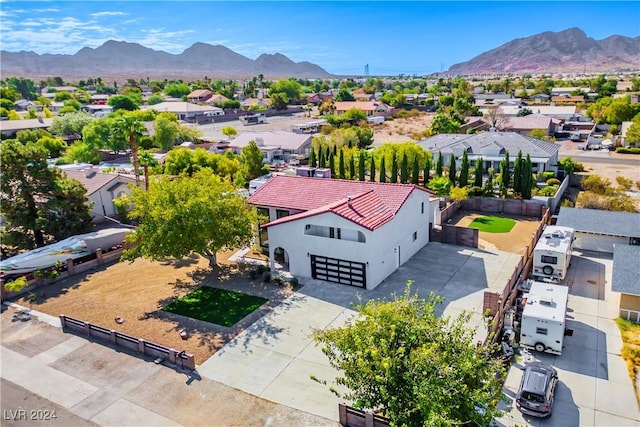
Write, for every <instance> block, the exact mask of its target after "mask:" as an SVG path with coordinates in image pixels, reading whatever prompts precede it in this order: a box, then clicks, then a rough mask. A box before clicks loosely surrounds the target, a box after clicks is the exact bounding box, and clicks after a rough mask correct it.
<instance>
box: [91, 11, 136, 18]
mask: <svg viewBox="0 0 640 427" xmlns="http://www.w3.org/2000/svg"><path fill="white" fill-rule="evenodd" d="M127 15H129V14H128V13H124V12H107V11H105V12H95V13H92V14H91V15H90V16H93V17H94V18H99V17H101V16H127Z"/></svg>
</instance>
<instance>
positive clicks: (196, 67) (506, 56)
mask: <svg viewBox="0 0 640 427" xmlns="http://www.w3.org/2000/svg"><path fill="white" fill-rule="evenodd" d="M0 61H1V64H2V74H3V75H4V76H22V77H28V78H34V79H42V78H46V77H50V76H60V77H62V78H64V79H68V80H73V79H76V80H77V79H84V78H87V77H90V76H100V77H102V78H103V79H105V80H110V79H123V78H141V77H150V78H154V79H164V78H182V79H199V78H203V77H205V76H209V77H211V78H248V77H252V76H257V75H259V74H262V75H263V76H264V77H265V78H278V77H291V76H294V77H300V78H331V77H336V76H333V75H332V74H330V73H328V72H327V71H326V70H324V69H323V68H321V67H320V66H318V65H316V64H312V63H310V62H293V61H292V60H290V59H289V58H287V57H286V56H285V55H282V54H280V53H276V54H262V55H260V56H259V57H258V58H256V59H255V60H254V59H250V58H247V57H246V56H243V55H240V54H239V53H237V52H234V51H233V50H231V49H229V48H227V47H224V46H221V45H211V44H206V43H195V44H193V45H192V46H191V47H189V48H188V49H186V50H184V51H183V52H182V53H180V54H172V53H167V52H164V51H159V50H153V49H150V48H147V47H144V46H142V45H139V44H137V43H129V42H124V41H114V40H109V41H107V42H105V43H104V44H103V45H102V46H100V47H97V48H95V49H93V48H89V47H85V48H82V49H81V50H80V51H78V53H76V54H74V55H54V54H43V55H39V54H36V53H34V52H25V51H21V52H7V51H4V50H3V51H0ZM638 69H640V37H634V38H630V37H624V36H619V35H612V36H610V37H607V38H606V39H603V40H594V39H592V38H590V37H587V35H586V34H585V33H584V32H583V31H582V30H580V29H578V28H570V29H568V30H565V31H560V32H549V31H548V32H544V33H540V34H536V35H533V36H530V37H525V38H519V39H515V40H512V41H510V42H508V43H505V44H503V45H502V46H499V47H497V48H495V49H492V50H489V51H487V52H484V53H482V54H480V55H478V56H476V57H475V58H473V59H471V60H469V61H466V62H462V63H459V64H455V65H453V66H451V67H450V68H449V70H448V73H449V74H453V75H478V74H501V73H513V74H523V73H562V72H564V73H569V72H580V73H582V72H589V73H594V72H612V71H637V70H638Z"/></svg>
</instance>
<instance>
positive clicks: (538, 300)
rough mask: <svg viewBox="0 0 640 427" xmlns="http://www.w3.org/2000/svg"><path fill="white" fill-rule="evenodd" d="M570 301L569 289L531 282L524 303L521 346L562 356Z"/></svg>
mask: <svg viewBox="0 0 640 427" xmlns="http://www.w3.org/2000/svg"><path fill="white" fill-rule="evenodd" d="M568 299H569V288H568V287H567V286H562V285H554V284H551V283H542V282H532V283H531V289H530V290H529V293H528V294H526V296H525V298H523V301H522V304H523V305H524V308H523V310H522V320H521V323H520V346H522V347H527V348H534V349H535V350H536V351H540V352H543V351H545V352H547V353H553V354H558V355H559V354H562V342H563V340H564V330H565V322H566V320H565V318H566V315H567V301H568Z"/></svg>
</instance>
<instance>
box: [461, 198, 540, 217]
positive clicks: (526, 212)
mask: <svg viewBox="0 0 640 427" xmlns="http://www.w3.org/2000/svg"><path fill="white" fill-rule="evenodd" d="M461 204H462V209H466V210H470V211H480V212H492V213H504V214H510V215H520V216H533V217H536V218H542V215H543V214H544V210H545V209H546V206H545V205H544V204H542V203H541V202H537V201H531V200H511V199H497V198H494V197H470V198H468V199H466V200H463V201H462V203H461Z"/></svg>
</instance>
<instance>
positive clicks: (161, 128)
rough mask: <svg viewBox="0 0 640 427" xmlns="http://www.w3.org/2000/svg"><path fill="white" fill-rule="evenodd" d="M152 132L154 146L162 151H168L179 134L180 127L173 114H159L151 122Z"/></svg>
mask: <svg viewBox="0 0 640 427" xmlns="http://www.w3.org/2000/svg"><path fill="white" fill-rule="evenodd" d="M171 116H173V117H171ZM153 130H154V132H155V134H154V136H153V137H154V139H155V145H156V146H157V147H159V148H162V149H163V150H168V149H170V148H171V147H173V146H174V145H175V143H176V139H177V137H178V134H179V133H180V125H179V124H178V120H177V117H176V115H175V114H169V115H167V114H166V113H160V114H158V115H157V116H156V118H155V120H154V121H153Z"/></svg>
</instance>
